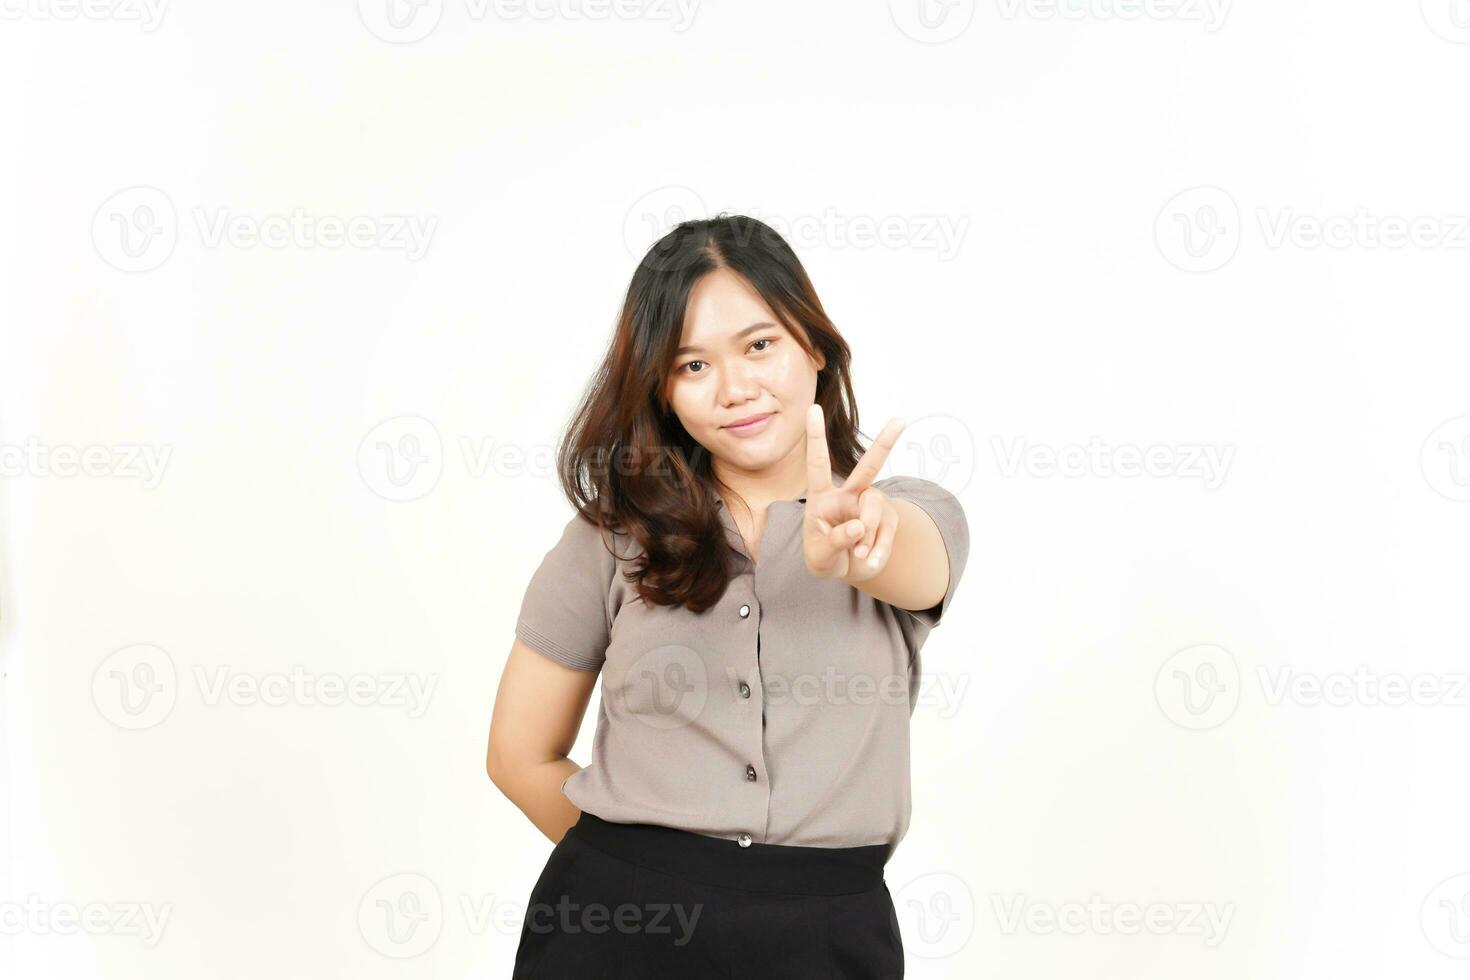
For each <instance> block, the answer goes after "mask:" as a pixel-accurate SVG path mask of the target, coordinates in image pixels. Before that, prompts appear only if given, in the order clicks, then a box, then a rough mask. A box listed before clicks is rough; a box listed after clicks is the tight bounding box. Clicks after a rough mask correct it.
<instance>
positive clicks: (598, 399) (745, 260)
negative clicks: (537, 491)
mask: <svg viewBox="0 0 1470 980" xmlns="http://www.w3.org/2000/svg"><path fill="white" fill-rule="evenodd" d="M721 268H723V269H728V270H730V271H731V272H732V273H734V274H736V275H738V276H740V277H741V278H743V279H744V280H745V281H746V282H747V283H749V284H750V286H751V287H752V288H753V289H754V290H755V291H756V292H758V293H759V294H760V295H761V297H762V298H763V299H764V300H765V302H766V305H768V306H769V307H770V308H771V310H772V311H773V312H774V313H775V314H776V316H777V317H779V318H780V320H781V322H782V324H783V325H784V326H785V327H786V329H787V330H789V331H790V332H791V334H792V336H793V337H794V338H795V339H796V342H797V343H798V344H800V345H801V347H802V348H803V349H804V350H805V351H806V352H807V353H808V354H809V355H812V356H813V357H815V353H814V347H815V348H820V349H821V351H822V354H823V355H824V356H825V358H826V364H825V366H824V367H823V368H822V370H821V371H820V372H819V373H818V374H817V391H816V402H817V403H818V404H819V405H821V406H822V415H823V418H824V419H826V426H827V446H828V452H829V455H830V459H831V465H832V471H833V473H835V474H847V473H849V472H850V471H851V470H852V468H853V466H855V465H856V464H857V461H858V459H859V457H861V455H862V453H863V449H862V448H861V447H860V446H859V445H858V434H859V433H858V414H857V405H856V400H855V399H854V397H853V392H852V380H851V375H850V362H851V354H850V351H849V350H848V346H847V342H846V341H844V340H843V339H842V337H841V335H840V334H838V332H837V328H836V327H835V326H833V324H832V321H831V320H830V319H828V317H827V314H826V312H825V311H824V310H823V309H822V303H821V301H820V300H819V299H818V298H817V292H816V290H815V289H814V288H813V287H812V283H811V280H810V279H809V278H807V274H806V270H805V269H803V268H802V265H801V262H800V261H799V260H798V259H797V257H796V253H795V252H793V251H792V250H791V247H790V246H789V245H788V244H787V243H786V241H785V240H784V239H783V238H782V237H781V236H780V235H779V234H777V232H776V231H775V229H773V228H771V227H770V226H769V225H767V224H765V223H764V222H762V221H758V220H757V219H755V218H751V217H747V216H745V215H738V214H736V215H730V214H724V213H721V214H719V215H717V216H715V217H713V218H702V219H698V220H693V221H685V222H683V223H681V224H679V225H678V226H676V227H675V228H674V229H673V230H672V231H670V232H669V233H668V234H666V235H664V237H663V238H661V239H659V240H658V241H657V242H656V243H654V245H653V246H652V247H651V248H650V249H649V250H648V252H647V254H645V255H644V257H643V259H642V260H641V261H640V262H639V263H638V268H637V269H636V270H634V272H633V279H632V281H631V282H630V283H629V284H628V293H627V296H626V297H625V298H624V300H623V309H622V312H621V313H620V314H619V316H618V320H617V326H616V329H615V330H614V332H613V337H612V341H611V343H610V344H609V346H608V349H607V354H606V355H605V356H604V358H603V361H602V363H601V364H600V365H599V366H598V368H597V370H596V372H594V374H593V376H592V379H591V381H590V382H589V383H588V386H587V390H586V392H585V393H584V394H583V396H582V399H581V402H580V403H579V405H578V408H577V411H576V413H575V414H574V416H573V418H572V420H571V422H570V424H569V425H568V427H567V431H566V433H565V434H564V436H563V438H562V440H561V442H560V444H559V445H558V447H557V475H558V477H559V479H560V481H561V485H562V489H563V491H564V492H565V493H566V495H567V498H568V499H569V500H570V501H571V503H572V506H573V507H575V508H576V509H577V511H578V512H579V513H580V514H581V515H582V517H583V518H584V519H586V520H588V521H590V522H592V523H593V524H595V525H597V526H599V527H600V528H605V529H607V530H610V531H613V532H618V533H624V534H627V535H629V536H630V537H631V538H632V539H633V540H635V541H636V542H637V543H638V545H639V546H640V547H639V550H640V551H641V553H640V554H636V557H634V560H633V561H631V562H630V565H631V567H632V570H631V571H630V572H628V573H626V574H627V578H628V581H629V582H630V583H633V584H634V586H635V588H636V590H637V593H638V594H639V595H640V596H641V597H642V598H643V600H644V601H645V602H649V603H654V604H657V605H683V606H686V607H687V608H688V609H689V610H690V611H692V612H696V613H698V612H703V611H704V610H706V609H708V608H709V607H710V606H712V605H714V604H715V603H716V602H717V601H718V600H719V598H720V596H721V595H723V594H724V591H725V588H726V586H727V585H728V584H729V581H730V578H731V577H732V575H733V574H735V572H736V571H737V565H736V562H737V561H738V560H740V556H739V555H738V554H737V553H736V552H735V551H734V549H733V548H732V547H731V546H730V543H729V541H728V540H726V538H725V531H724V528H723V525H722V524H721V521H720V514H719V511H718V510H717V508H716V503H717V499H718V498H717V496H716V494H717V490H716V482H717V481H716V479H715V476H714V472H713V469H712V468H711V465H710V464H711V460H710V457H709V452H708V450H706V449H705V448H704V447H703V446H701V445H700V444H699V443H697V442H696V441H695V440H694V439H693V437H691V436H690V435H689V433H688V432H687V431H685V429H684V426H683V424H682V423H681V422H680V421H679V418H678V416H677V415H675V414H674V412H673V410H672V408H671V406H670V405H669V404H668V402H667V400H666V399H665V397H664V393H665V391H666V383H667V381H668V379H669V376H670V372H671V369H672V367H673V362H674V352H675V350H676V349H677V348H678V346H679V339H680V336H681V334H682V332H683V328H684V316H685V308H686V306H687V305H688V302H689V294H690V293H691V292H692V291H693V289H694V286H695V284H696V283H697V282H698V281H699V280H700V279H701V278H702V277H703V276H705V275H707V274H708V273H710V272H712V271H714V270H716V269H721ZM606 543H607V542H606V535H604V544H605V545H606ZM609 550H610V551H613V549H612V548H609ZM613 553H614V554H616V551H614V552H613ZM620 557H623V558H628V557H630V556H629V555H622V556H620Z"/></svg>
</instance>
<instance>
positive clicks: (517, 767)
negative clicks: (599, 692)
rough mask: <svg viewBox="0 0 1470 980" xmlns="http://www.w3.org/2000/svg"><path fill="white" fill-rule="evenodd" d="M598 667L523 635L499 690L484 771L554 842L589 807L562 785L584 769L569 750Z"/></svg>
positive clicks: (491, 723)
mask: <svg viewBox="0 0 1470 980" xmlns="http://www.w3.org/2000/svg"><path fill="white" fill-rule="evenodd" d="M597 673H598V672H597V671H591V670H573V669H572V668H570V667H564V666H562V665H561V664H559V663H557V662H555V661H553V660H551V659H550V658H548V657H545V656H543V655H541V654H540V653H538V652H537V651H536V650H533V649H532V648H531V647H529V646H527V645H526V644H525V643H523V642H521V641H520V640H519V639H517V640H516V641H515V642H514V643H513V644H512V645H511V648H510V658H509V659H508V660H507V661H506V664H505V670H504V672H503V673H501V675H500V687H499V689H498V690H497V691H496V693H495V708H494V710H493V712H492V713H491V716H490V742H489V746H488V748H487V749H486V753H485V771H486V772H487V773H489V775H490V779H491V780H492V781H493V782H494V783H495V785H496V787H497V788H498V789H499V790H500V791H501V792H502V793H504V794H505V797H506V798H507V799H508V800H510V801H511V802H512V803H514V804H515V805H516V806H517V807H518V808H519V809H520V811H521V812H522V813H524V814H525V815H526V816H527V817H528V818H529V819H530V821H531V822H532V823H533V824H535V825H536V827H537V829H539V830H540V831H541V832H542V833H543V834H545V835H546V836H547V837H548V838H550V840H551V841H552V843H558V842H560V841H561V838H562V836H563V835H564V834H565V833H566V832H567V829H568V828H569V827H571V826H572V824H574V823H576V822H577V818H578V817H580V816H581V813H582V811H581V810H579V809H577V807H576V805H575V804H573V803H572V802H571V801H570V800H568V799H567V798H566V796H565V795H564V794H563V793H562V791H561V784H562V782H563V781H564V780H565V779H566V778H567V777H568V776H570V775H571V774H572V773H574V772H578V771H580V770H581V768H582V767H581V766H579V765H577V764H576V763H575V762H573V761H572V760H571V759H568V758H567V753H568V752H570V751H571V749H572V746H573V745H574V744H575V743H576V741H577V731H578V729H579V728H581V726H582V717H583V715H584V714H585V713H586V711H587V703H588V702H589V701H590V700H591V698H592V688H593V687H594V686H595V685H596V683H597Z"/></svg>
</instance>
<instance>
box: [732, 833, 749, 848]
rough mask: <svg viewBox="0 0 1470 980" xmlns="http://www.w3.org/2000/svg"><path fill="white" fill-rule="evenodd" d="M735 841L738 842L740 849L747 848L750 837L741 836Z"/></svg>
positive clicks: (747, 835) (746, 835)
mask: <svg viewBox="0 0 1470 980" xmlns="http://www.w3.org/2000/svg"><path fill="white" fill-rule="evenodd" d="M735 839H736V840H737V841H739V842H740V846H741V847H749V846H750V835H749V834H741V835H740V836H739V837H737V838H735Z"/></svg>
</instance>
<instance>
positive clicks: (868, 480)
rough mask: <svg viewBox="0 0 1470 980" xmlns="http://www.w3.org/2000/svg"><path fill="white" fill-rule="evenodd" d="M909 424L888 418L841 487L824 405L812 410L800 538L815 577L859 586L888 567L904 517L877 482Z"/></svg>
mask: <svg viewBox="0 0 1470 980" xmlns="http://www.w3.org/2000/svg"><path fill="white" fill-rule="evenodd" d="M907 424H908V423H907V422H905V421H904V420H903V419H901V418H892V419H889V421H888V424H887V425H885V426H884V427H883V431H881V432H879V433H878V437H877V438H876V439H875V440H874V441H873V444H872V445H871V446H869V447H868V449H867V452H865V453H863V455H862V458H861V459H859V460H858V461H857V465H856V466H854V467H853V468H852V472H851V473H849V474H848V476H847V480H846V481H845V482H844V483H843V484H842V486H840V487H839V486H834V485H833V483H832V462H831V457H830V455H829V453H828V452H827V426H826V421H825V419H824V418H823V416H822V406H820V405H817V404H813V405H812V406H811V408H809V409H807V415H806V474H807V491H806V513H805V519H804V520H803V522H802V529H801V539H802V548H803V550H804V552H805V555H806V567H807V569H808V570H809V571H811V573H812V574H813V575H815V576H817V577H818V578H840V579H844V580H846V581H848V582H858V581H862V580H864V579H869V578H872V577H873V576H874V575H877V574H878V573H879V572H881V571H883V569H884V568H885V567H886V566H887V564H888V559H889V556H890V555H892V553H893V548H892V545H893V536H894V533H895V532H896V531H897V530H898V521H899V516H900V515H899V510H898V508H897V507H895V506H894V505H893V501H892V500H890V499H889V498H888V495H887V494H885V493H884V492H883V491H882V490H879V489H877V488H876V487H874V486H873V485H872V483H873V480H875V479H876V478H877V476H878V472H879V470H881V469H882V468H883V463H884V461H886V460H887V459H888V453H889V451H890V450H892V449H893V446H894V443H896V442H897V441H898V435H899V433H900V432H902V431H903V430H904V428H905V426H907Z"/></svg>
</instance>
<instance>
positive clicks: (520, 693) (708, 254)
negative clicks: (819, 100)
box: [487, 215, 969, 980]
mask: <svg viewBox="0 0 1470 980" xmlns="http://www.w3.org/2000/svg"><path fill="white" fill-rule="evenodd" d="M849 364H850V354H849V350H848V347H847V345H846V343H845V342H844V341H843V339H842V338H841V336H839V335H838V333H837V330H836V328H835V327H834V326H833V325H832V323H831V321H830V320H829V319H828V318H827V316H826V314H825V313H824V312H823V310H822V306H821V303H820V302H819V301H818V299H817V296H816V293H815V291H814V289H813V288H812V284H811V282H810V281H809V279H808V278H807V275H806V272H805V270H804V269H803V268H802V266H801V263H800V262H799V261H798V260H797V258H796V255H795V254H794V253H793V252H792V251H791V249H790V247H789V246H788V245H787V244H786V242H785V241H783V240H782V239H781V237H780V236H779V235H777V234H776V233H775V231H773V230H772V229H771V228H770V227H768V226H767V225H765V224H763V223H762V222H759V221H756V220H755V219H752V218H748V217H743V216H726V215H721V216H719V217H715V218H711V219H707V220H698V221H688V222H685V223H683V224H681V225H679V226H678V227H677V228H675V229H674V230H673V231H671V232H669V234H668V235H666V236H665V237H664V238H663V239H661V240H660V241H659V242H658V243H657V244H655V245H654V247H653V248H652V249H651V250H650V252H649V253H648V255H647V256H645V258H644V259H643V261H642V262H641V263H640V264H639V267H638V269H637V271H636V272H635V274H634V276H633V280H632V283H631V285H630V286H629V289H628V294H627V297H626V300H625V302H624V306H623V311H622V315H621V317H620V319H619V321H618V325H617V329H616V331H615V335H614V337H613V340H612V343H611V346H610V348H609V350H608V352H607V355H606V359H605V361H604V362H603V364H602V365H601V367H600V368H599V369H598V371H597V373H596V374H595V376H594V377H593V379H592V383H591V385H590V388H589V391H588V393H587V395H586V396H585V397H584V399H583V401H582V404H581V406H580V410H579V411H578V413H577V415H576V417H575V419H574V420H573V422H572V425H571V427H570V430H569V433H568V435H567V438H566V439H565V440H564V442H563V443H562V445H561V447H560V450H559V454H558V466H559V471H560V477H561V482H562V485H563V488H564V490H565V492H566V493H567V495H568V497H569V498H570V500H571V502H572V504H573V506H574V508H575V509H576V513H575V514H573V515H572V518H571V520H570V521H568V523H567V525H566V527H565V528H564V529H563V531H562V534H561V538H560V540H559V541H558V542H557V543H556V544H555V546H553V547H552V548H551V550H550V551H548V552H547V553H546V555H545V557H544V558H543V559H542V562H541V565H540V567H538V568H537V570H536V571H535V573H534V574H533V575H532V577H531V581H530V584H529V586H528V587H527V590H526V594H525V598H524V599H523V601H522V604H521V610H520V616H519V618H518V620H517V623H516V640H515V643H514V645H513V646H512V648H511V653H510V658H509V661H508V662H507V664H506V667H505V673H504V675H503V676H502V678H501V682H500V688H499V691H498V693H497V695H496V701H495V708H494V714H493V717H492V719H491V728H490V745H489V751H488V758H487V769H488V771H489V774H490V777H491V778H492V779H493V780H494V782H495V784H496V786H498V787H499V788H500V790H501V791H502V792H503V793H505V795H506V796H507V797H508V798H509V799H510V800H511V801H512V802H513V803H515V805H516V806H517V807H519V808H520V809H521V810H522V812H524V813H525V814H526V816H527V817H528V818H529V819H530V820H531V821H532V822H533V823H535V825H536V826H537V827H539V828H540V829H541V831H542V832H543V833H545V834H546V836H547V837H548V838H549V839H551V840H552V841H554V842H555V843H556V846H555V848H554V849H553V850H552V852H551V856H550V858H549V859H548V860H547V862H546V866H545V868H544V869H543V871H542V873H541V876H540V878H539V879H538V880H537V882H536V884H535V886H534V887H533V888H532V890H531V896H530V900H529V902H528V905H527V912H526V918H525V922H524V925H523V929H522V932H521V938H520V945H519V948H518V950H517V954H516V965H515V973H514V975H515V976H517V977H539V978H552V977H576V978H578V980H588V978H596V977H628V978H645V977H664V976H668V977H679V978H697V977H726V976H731V977H733V976H740V977H746V976H749V977H760V978H775V977H792V978H801V980H814V978H826V977H841V978H849V977H851V978H866V977H874V978H877V977H882V978H893V977H901V976H902V975H903V968H904V967H903V949H902V942H901V939H900V936H899V929H898V920H897V916H896V914H895V910H894V907H893V901H892V898H891V896H890V893H889V891H888V888H887V884H886V882H885V880H884V878H883V867H884V864H885V863H886V862H887V860H888V858H889V856H890V855H891V854H892V853H893V849H894V848H895V847H896V846H897V844H898V842H899V840H901V839H902V837H903V835H904V833H905V831H906V830H907V828H908V822H909V809H910V796H909V768H908V765H909V753H908V744H909V743H908V734H909V731H908V723H909V718H910V717H911V715H912V713H913V709H914V705H915V703H916V698H917V695H918V681H919V676H920V670H919V660H918V652H919V648H920V647H921V646H922V645H923V642H924V639H925V637H926V636H927V635H928V632H929V630H930V629H931V628H932V627H933V626H935V625H937V624H938V623H939V621H940V617H941V615H942V614H943V612H944V611H945V610H946V609H947V608H948V607H949V604H950V600H951V598H952V597H953V595H954V590H955V586H956V584H957V583H958V581H959V578H960V574H961V573H962V571H963V570H964V566H965V560H966V558H967V556H968V552H969V530H968V526H967V524H966V522H965V516H964V511H963V509H962V508H961V506H960V504H959V501H958V500H956V499H955V497H954V496H953V495H952V494H950V493H949V492H947V491H945V490H944V489H942V488H941V487H939V486H937V485H936V484H934V483H932V482H930V481H927V480H923V479H919V478H916V477H906V476H894V477H889V478H887V479H883V480H876V477H877V475H878V472H879V470H880V468H881V467H882V465H883V463H884V461H885V460H886V459H887V457H888V454H889V451H890V450H891V449H892V448H893V445H894V443H895V442H896V440H897V439H898V435H899V433H900V432H901V431H902V429H903V427H904V425H903V423H902V422H901V421H900V420H898V419H895V420H893V421H891V422H890V423H889V424H888V425H887V426H886V427H885V428H884V429H883V431H882V432H881V433H879V435H878V437H877V439H876V440H875V442H874V443H873V445H871V446H870V447H868V449H867V450H866V451H863V450H862V449H861V448H860V447H859V445H858V442H857V431H858V429H857V412H856V409H855V407H854V401H855V399H854V397H853V392H852V384H851V379H850V375H849ZM609 447H611V449H610V448H609ZM875 481H876V482H875ZM598 676H601V678H602V697H601V703H600V706H599V714H598V720H597V731H596V738H595V741H594V745H593V749H592V755H593V761H592V764H591V765H589V766H588V767H587V768H585V769H584V768H581V767H579V766H577V765H576V763H574V762H572V761H571V760H570V759H568V758H567V757H566V753H567V752H568V751H570V749H571V747H572V745H573V743H574V741H575V739H576V735H577V731H578V729H579V727H580V725H581V721H582V717H583V713H584V712H585V710H586V707H587V704H588V702H589V700H590V697H591V692H592V687H593V684H594V682H595V681H596V679H597V677H598Z"/></svg>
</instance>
